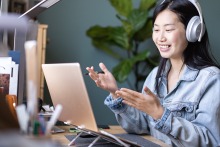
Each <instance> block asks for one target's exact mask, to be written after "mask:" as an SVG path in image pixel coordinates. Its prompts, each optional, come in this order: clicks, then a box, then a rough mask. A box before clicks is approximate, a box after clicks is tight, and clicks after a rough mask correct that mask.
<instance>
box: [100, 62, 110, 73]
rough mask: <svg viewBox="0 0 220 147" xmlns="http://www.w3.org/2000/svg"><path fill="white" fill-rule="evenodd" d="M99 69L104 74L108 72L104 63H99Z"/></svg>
mask: <svg viewBox="0 0 220 147" xmlns="http://www.w3.org/2000/svg"><path fill="white" fill-rule="evenodd" d="M99 67H100V68H101V70H102V71H104V73H107V72H109V71H108V69H107V68H106V66H105V64H104V63H99Z"/></svg>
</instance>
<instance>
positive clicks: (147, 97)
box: [115, 87, 164, 120]
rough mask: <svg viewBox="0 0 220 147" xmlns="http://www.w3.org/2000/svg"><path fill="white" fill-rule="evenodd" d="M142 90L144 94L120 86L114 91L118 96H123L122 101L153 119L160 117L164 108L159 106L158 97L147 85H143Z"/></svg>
mask: <svg viewBox="0 0 220 147" xmlns="http://www.w3.org/2000/svg"><path fill="white" fill-rule="evenodd" d="M144 91H145V94H142V93H139V92H136V91H133V90H130V89H127V88H121V89H120V90H117V91H116V92H115V93H116V95H117V96H118V97H121V98H123V101H122V102H123V103H125V104H127V105H129V106H132V107H134V108H136V109H139V110H140V111H143V112H145V113H147V114H148V115H150V116H151V117H153V118H154V119H155V120H157V119H160V118H161V117H162V115H163V112H164V108H163V107H162V106H161V104H160V101H159V99H158V98H157V97H156V96H155V95H154V94H153V93H152V92H151V91H150V89H149V88H148V87H145V88H144Z"/></svg>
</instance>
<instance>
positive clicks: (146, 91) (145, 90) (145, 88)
mask: <svg viewBox="0 0 220 147" xmlns="http://www.w3.org/2000/svg"><path fill="white" fill-rule="evenodd" d="M144 92H145V93H146V94H147V95H152V94H153V93H152V92H151V90H150V89H149V88H148V87H147V86H146V87H144Z"/></svg>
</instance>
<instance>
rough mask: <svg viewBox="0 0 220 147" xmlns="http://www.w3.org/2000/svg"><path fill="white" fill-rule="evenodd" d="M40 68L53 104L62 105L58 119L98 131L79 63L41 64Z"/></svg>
mask: <svg viewBox="0 0 220 147" xmlns="http://www.w3.org/2000/svg"><path fill="white" fill-rule="evenodd" d="M42 69H43V73H44V76H45V79H46V83H47V86H48V89H49V93H50V95H51V99H52V102H53V104H54V106H56V105H57V104H61V105H62V106H63V111H62V112H61V115H60V117H59V120H60V121H64V122H66V121H69V122H70V123H71V124H73V125H76V126H80V127H83V128H84V127H85V128H86V129H90V130H93V131H98V128H97V124H96V121H95V118H94V114H93V110H92V107H91V104H90V100H89V96H88V94H87V89H86V86H85V83H84V79H83V76H82V72H81V68H80V64H79V63H58V64H42Z"/></svg>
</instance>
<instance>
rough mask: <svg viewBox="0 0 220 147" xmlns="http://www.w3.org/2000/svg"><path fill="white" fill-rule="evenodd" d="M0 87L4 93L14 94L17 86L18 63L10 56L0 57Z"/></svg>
mask: <svg viewBox="0 0 220 147" xmlns="http://www.w3.org/2000/svg"><path fill="white" fill-rule="evenodd" d="M0 87H1V88H3V89H4V94H5V95H6V94H10V95H16V96H17V87H18V64H15V62H13V61H12V58H11V57H0Z"/></svg>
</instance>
